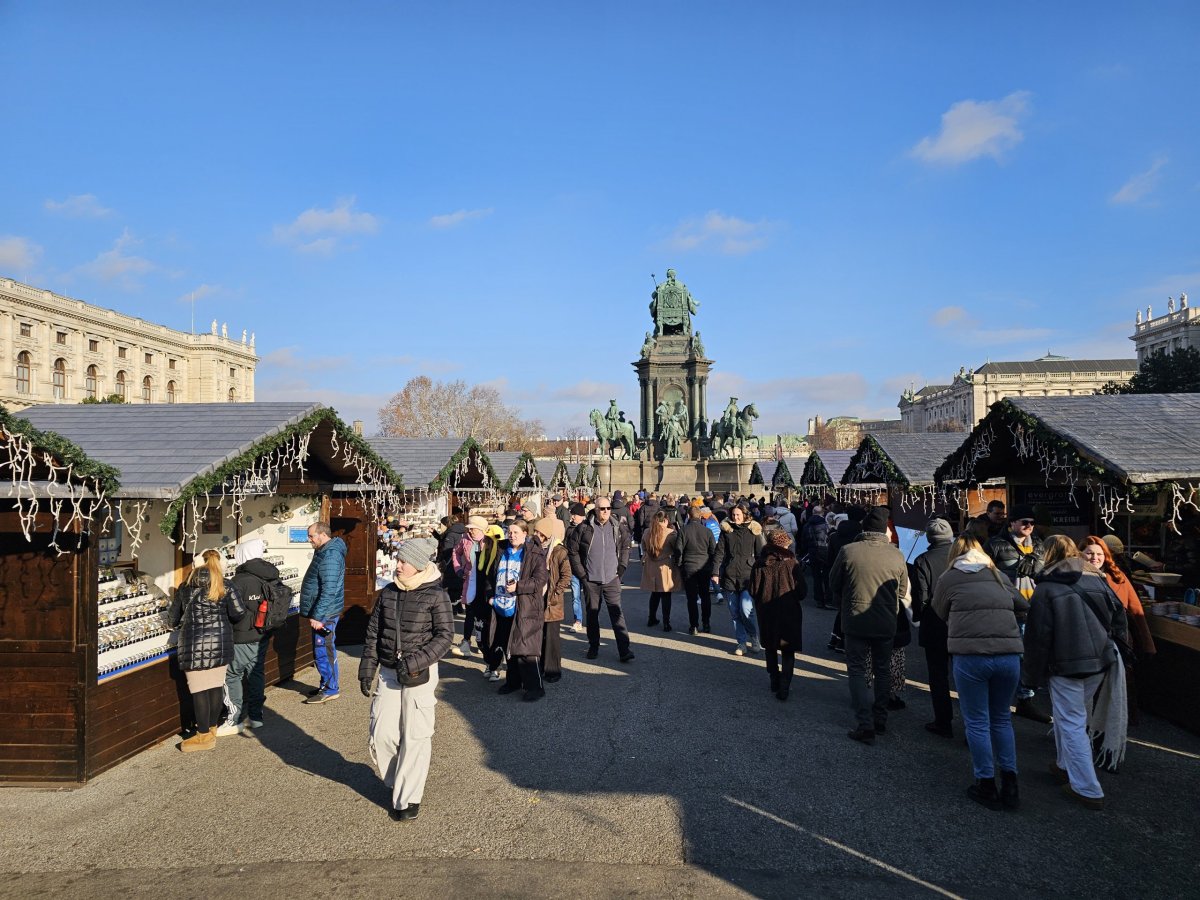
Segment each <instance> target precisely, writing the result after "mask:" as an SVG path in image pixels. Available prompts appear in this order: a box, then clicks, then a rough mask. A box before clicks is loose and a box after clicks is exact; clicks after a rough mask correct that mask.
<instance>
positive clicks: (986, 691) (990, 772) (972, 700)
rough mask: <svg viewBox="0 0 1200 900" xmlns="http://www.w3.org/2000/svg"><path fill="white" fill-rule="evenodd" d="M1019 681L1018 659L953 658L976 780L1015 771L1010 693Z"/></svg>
mask: <svg viewBox="0 0 1200 900" xmlns="http://www.w3.org/2000/svg"><path fill="white" fill-rule="evenodd" d="M1020 680H1021V656H1020V654H1018V653H1004V654H1001V655H999V656H979V655H975V654H969V655H963V654H956V655H955V657H954V683H955V685H956V686H957V687H958V709H959V712H961V713H962V717H963V727H964V728H965V729H966V732H967V745H968V746H969V747H970V748H971V766H972V768H973V769H974V770H975V777H976V778H995V777H996V767H997V766H999V768H1000V771H1001V772H1016V771H1017V745H1016V739H1015V738H1014V737H1013V727H1012V710H1011V709H1010V704H1011V703H1012V696H1013V691H1014V690H1016V688H1017V682H1018V681H1020Z"/></svg>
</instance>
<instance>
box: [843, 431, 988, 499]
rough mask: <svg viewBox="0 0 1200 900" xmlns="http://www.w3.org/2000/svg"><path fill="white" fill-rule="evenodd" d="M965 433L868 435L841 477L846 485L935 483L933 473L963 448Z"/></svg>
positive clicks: (906, 485)
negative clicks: (956, 451) (947, 458)
mask: <svg viewBox="0 0 1200 900" xmlns="http://www.w3.org/2000/svg"><path fill="white" fill-rule="evenodd" d="M966 439H967V436H966V435H965V434H955V433H946V432H932V433H929V434H869V435H867V436H866V437H864V438H863V440H862V443H861V444H859V445H858V449H857V450H856V451H855V452H854V458H853V459H852V460H851V461H850V464H849V465H848V466H847V467H846V474H845V475H844V476H843V477H842V482H843V483H845V484H889V485H899V486H900V487H905V488H907V487H910V486H917V485H926V484H933V481H934V478H933V475H934V472H935V471H937V468H938V466H940V465H941V464H942V463H944V462H945V461H946V457H948V456H949V455H950V454H951V453H953V452H954V451H955V450H957V449H958V448H959V447H961V446H962V445H963V442H964V441H965V440H966Z"/></svg>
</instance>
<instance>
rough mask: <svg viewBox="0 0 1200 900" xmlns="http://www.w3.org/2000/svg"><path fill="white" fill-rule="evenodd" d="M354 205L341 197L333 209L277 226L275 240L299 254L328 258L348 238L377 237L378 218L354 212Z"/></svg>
mask: <svg viewBox="0 0 1200 900" xmlns="http://www.w3.org/2000/svg"><path fill="white" fill-rule="evenodd" d="M354 203H355V198H354V197H342V198H340V199H339V200H338V201H337V203H336V204H335V205H334V207H333V209H317V208H316V207H313V208H312V209H306V210H305V211H304V212H302V213H300V215H298V216H296V218H295V219H294V220H292V221H291V222H289V223H288V224H286V225H276V226H275V230H274V235H275V240H276V241H278V242H279V243H281V244H287V245H288V246H290V247H291V248H292V249H294V250H296V251H298V252H300V253H313V254H317V255H322V256H328V255H330V254H332V253H333V252H334V251H335V250H337V249H338V248H339V247H340V246H341V244H340V241H341V238H343V237H345V236H347V235H353V234H375V233H376V232H377V231H378V230H379V225H380V220H379V217H378V216H374V215H372V214H371V213H368V212H361V211H358V210H355V209H354Z"/></svg>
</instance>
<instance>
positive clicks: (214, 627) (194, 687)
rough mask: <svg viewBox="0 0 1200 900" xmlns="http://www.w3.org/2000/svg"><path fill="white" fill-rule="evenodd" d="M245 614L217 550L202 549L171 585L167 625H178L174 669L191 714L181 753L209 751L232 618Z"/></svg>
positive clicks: (230, 647) (213, 741)
mask: <svg viewBox="0 0 1200 900" xmlns="http://www.w3.org/2000/svg"><path fill="white" fill-rule="evenodd" d="M245 615H246V606H245V604H243V603H242V597H241V594H240V593H238V590H237V588H236V587H234V586H233V582H231V581H229V580H228V579H226V578H225V564H224V561H223V560H222V558H221V554H220V553H218V552H217V551H216V550H205V551H204V553H203V554H202V555H201V557H200V559H199V560H198V561H193V563H192V571H191V573H190V574H189V575H188V579H187V581H186V582H184V583H183V584H182V585H180V586H179V588H177V589H176V591H175V597H174V599H173V600H172V601H171V608H170V610H169V611H168V613H167V620H168V624H169V625H170V626H171V628H172V630H174V629H179V642H178V644H177V647H176V650H177V653H178V658H179V668H180V669H181V670H182V671H183V673H184V676H185V677H186V678H187V685H188V692H189V693H190V694H191V695H192V707H193V710H194V712H195V718H196V734H195V735H194V736H193V737H190V738H188V739H187V740H185V741H183V743H181V744H180V745H179V749H180V750H182V751H183V752H184V753H190V752H193V751H196V750H211V749H212V748H213V746H215V744H216V742H217V725H218V724H219V723H220V722H221V713H222V707H223V705H224V701H223V691H224V688H225V670H226V668H227V667H228V666H229V663H230V662H232V661H233V623H234V622H238V621H241V619H242V617H243V616H245Z"/></svg>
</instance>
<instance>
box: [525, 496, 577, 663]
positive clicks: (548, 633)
mask: <svg viewBox="0 0 1200 900" xmlns="http://www.w3.org/2000/svg"><path fill="white" fill-rule="evenodd" d="M533 533H534V536H535V537H536V538H537V540H538V541H539V542H540V543H541V545H542V546H543V547H544V548H545V550H546V560H547V565H548V566H549V567H550V579H549V581H548V582H547V583H546V617H545V618H546V621H545V622H544V623H543V625H542V672H543V673H544V675H545V680H546V681H548V682H555V681H558V680H559V679H560V678H562V643H561V641H560V634H559V630H558V626H559V623H560V622H561V621H562V620H563V594H564V593H565V592H566V591H568V590H570V589H571V561H570V560H569V559H568V558H567V548H566V546H565V545H564V543H563V541H564V539H565V538H566V536H567V529H566V527H565V526H564V525H563V523H562V521H561V520H560V519H559V518H558V517H557V516H554V515H549V516H545V517H543V518H541V519H538V520H537V521H536V522H534V523H533Z"/></svg>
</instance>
